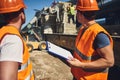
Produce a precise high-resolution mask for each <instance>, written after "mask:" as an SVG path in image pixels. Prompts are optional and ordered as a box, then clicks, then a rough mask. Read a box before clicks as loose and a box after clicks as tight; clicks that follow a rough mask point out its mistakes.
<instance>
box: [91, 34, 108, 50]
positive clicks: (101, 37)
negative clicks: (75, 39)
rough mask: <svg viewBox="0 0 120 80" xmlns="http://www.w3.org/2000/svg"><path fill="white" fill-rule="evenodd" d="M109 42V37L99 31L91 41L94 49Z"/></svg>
mask: <svg viewBox="0 0 120 80" xmlns="http://www.w3.org/2000/svg"><path fill="white" fill-rule="evenodd" d="M109 44H110V40H109V37H108V36H107V35H106V34H105V33H99V34H98V35H97V36H96V38H95V41H94V43H93V47H94V49H97V48H102V47H105V46H107V45H109Z"/></svg>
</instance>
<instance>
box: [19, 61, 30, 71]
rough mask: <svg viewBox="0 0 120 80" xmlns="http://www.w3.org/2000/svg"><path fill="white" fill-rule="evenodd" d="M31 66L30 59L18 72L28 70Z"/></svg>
mask: <svg viewBox="0 0 120 80" xmlns="http://www.w3.org/2000/svg"><path fill="white" fill-rule="evenodd" d="M29 64H30V59H28V62H26V63H25V64H22V65H21V67H20V69H19V70H18V72H20V71H22V70H24V69H26V68H27V67H28V65H29Z"/></svg>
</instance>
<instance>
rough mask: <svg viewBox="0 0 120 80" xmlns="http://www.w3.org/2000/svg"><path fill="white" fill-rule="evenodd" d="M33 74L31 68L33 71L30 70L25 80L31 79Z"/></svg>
mask: <svg viewBox="0 0 120 80" xmlns="http://www.w3.org/2000/svg"><path fill="white" fill-rule="evenodd" d="M32 75H33V71H32V70H31V71H30V75H29V76H28V77H27V78H26V79H25V80H30V79H31V77H32Z"/></svg>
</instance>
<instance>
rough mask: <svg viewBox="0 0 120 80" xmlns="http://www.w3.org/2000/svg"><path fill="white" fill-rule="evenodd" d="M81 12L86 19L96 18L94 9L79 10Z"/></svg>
mask: <svg viewBox="0 0 120 80" xmlns="http://www.w3.org/2000/svg"><path fill="white" fill-rule="evenodd" d="M81 13H82V14H83V15H84V17H85V18H86V19H88V20H93V19H95V18H96V11H81Z"/></svg>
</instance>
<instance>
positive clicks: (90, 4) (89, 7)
mask: <svg viewBox="0 0 120 80" xmlns="http://www.w3.org/2000/svg"><path fill="white" fill-rule="evenodd" d="M76 10H80V11H94V10H99V8H98V4H97V1H96V0H77V5H76Z"/></svg>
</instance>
